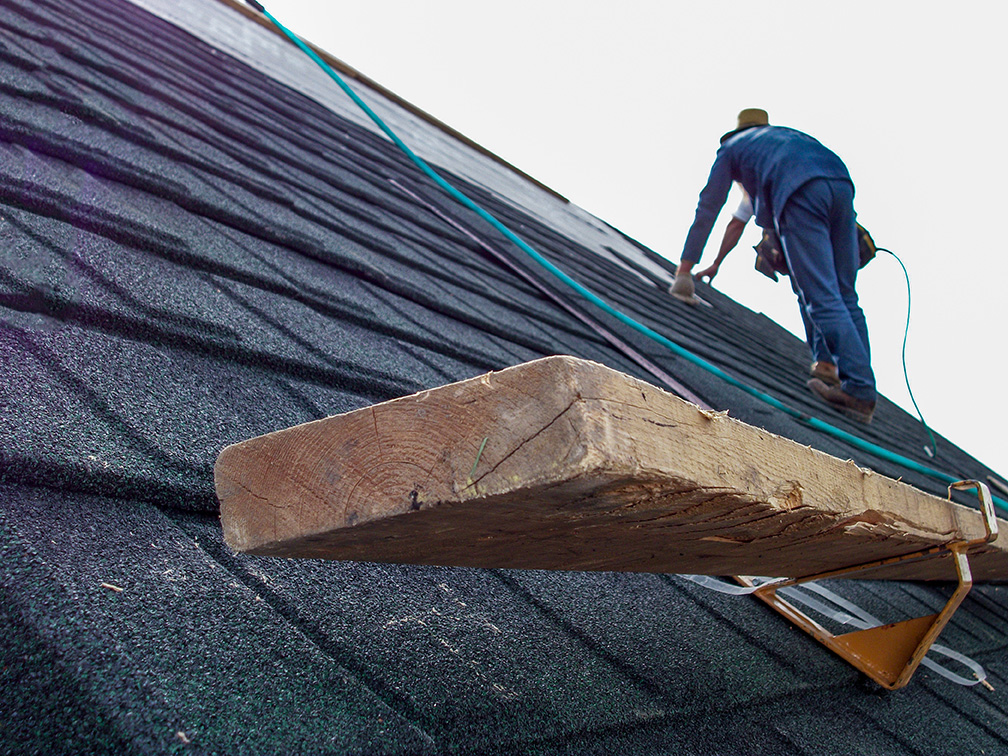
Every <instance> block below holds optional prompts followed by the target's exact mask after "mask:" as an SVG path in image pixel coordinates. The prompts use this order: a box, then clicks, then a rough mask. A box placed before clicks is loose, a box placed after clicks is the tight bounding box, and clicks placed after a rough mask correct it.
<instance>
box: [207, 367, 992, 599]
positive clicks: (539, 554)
mask: <svg viewBox="0 0 1008 756" xmlns="http://www.w3.org/2000/svg"><path fill="white" fill-rule="evenodd" d="M214 474H215V483H216V487H217V495H218V498H219V499H220V503H221V520H222V524H223V528H224V535H225V539H226V541H227V543H228V544H229V545H230V546H231V547H232V548H233V549H235V550H237V551H245V552H249V553H253V554H268V555H276V556H287V557H322V558H327V559H345V560H359V561H379V562H398V563H412V564H434V565H459V566H472V567H511V568H526V569H553V570H623V571H645V572H685V573H698V574H708V575H732V574H746V575H772V576H788V577H793V576H802V575H807V574H811V573H815V572H819V571H824V570H829V569H835V568H841V567H846V566H850V565H852V564H857V563H861V562H865V561H869V560H874V559H879V558H884V557H890V556H895V555H899V554H908V553H913V552H916V551H919V550H921V549H922V548H925V547H928V546H932V545H935V544H939V543H946V542H949V541H952V540H963V539H973V538H977V537H979V536H981V535H982V534H983V524H982V520H981V517H980V514H979V512H977V511H975V510H973V509H971V508H969V507H963V506H960V505H957V504H953V503H951V502H948V501H946V500H944V499H941V498H937V497H935V496H931V495H930V494H926V493H924V492H921V491H919V490H917V489H915V488H913V487H911V486H909V485H906V484H904V483H900V482H897V481H895V480H891V479H889V478H886V477H883V476H881V475H877V474H875V473H872V472H871V471H867V470H864V469H861V468H859V467H858V466H857V465H855V464H854V463H853V462H849V461H847V462H845V461H842V460H839V459H836V458H835V457H831V456H829V455H826V454H823V453H822V452H819V451H816V450H814V449H811V448H809V447H805V446H801V445H799V444H796V443H794V442H793V441H790V440H788V439H784V438H781V437H779V436H775V435H774V434H772V433H769V432H767V431H765V430H761V429H759V428H754V427H752V426H748V425H746V424H744V423H741V422H739V421H736V420H733V419H731V418H729V417H727V415H725V414H723V413H711V412H705V411H702V410H700V409H698V408H697V407H695V406H694V405H692V404H689V403H687V402H684V401H682V400H681V399H678V398H677V397H675V396H673V395H671V394H668V393H666V392H664V391H662V390H661V389H658V388H655V387H654V386H651V385H650V384H647V383H644V382H642V381H638V380H636V379H634V378H631V377H629V376H627V375H624V374H622V373H619V372H617V371H614V370H611V369H609V368H606V367H604V366H602V365H599V364H596V363H592V362H587V361H584V360H578V359H575V358H572V357H549V358H546V359H542V360H537V361H535V362H530V363H526V364H524V365H519V366H516V367H513V368H509V369H507V370H502V371H500V372H495V373H489V374H487V375H484V376H481V377H478V378H473V379H471V380H468V381H463V382H461V383H456V384H451V385H448V386H443V387H440V388H437V389H432V390H430V391H425V392H422V393H419V394H415V395H413V396H408V397H403V398H401V399H396V400H393V401H390V402H385V403H382V404H377V405H374V406H372V407H367V408H364V409H361V410H357V411H354V412H350V413H347V414H345V415H339V416H335V417H329V418H325V419H323V420H319V421H316V422H313V423H307V424H305V425H300V426H297V427H294V428H289V429H286V430H282V431H278V432H276V433H271V434H268V435H266V436H261V437H259V438H254V439H251V440H249V441H245V442H243V443H240V444H235V445H234V446H230V447H228V448H226V449H225V450H224V451H223V452H221V455H220V457H219V458H218V460H217V464H216V467H215V471H214ZM971 564H972V566H973V572H974V577H975V578H976V579H978V580H983V579H987V580H998V579H1005V578H1006V577H1008V555H1006V553H1005V537H1003V536H1002V537H1001V538H999V540H998V541H996V542H994V543H993V544H990V545H987V546H983V547H979V548H978V549H977V550H976V553H974V554H973V555H972V556H971ZM953 576H954V571H953V568H952V565H951V563H950V562H949V560H948V559H947V558H944V557H936V558H932V559H929V560H927V561H922V562H917V563H912V564H905V565H900V566H898V567H889V568H886V571H885V572H884V573H881V572H878V571H876V572H873V573H871V574H866V575H865V577H899V578H913V579H951V578H952V577H953Z"/></svg>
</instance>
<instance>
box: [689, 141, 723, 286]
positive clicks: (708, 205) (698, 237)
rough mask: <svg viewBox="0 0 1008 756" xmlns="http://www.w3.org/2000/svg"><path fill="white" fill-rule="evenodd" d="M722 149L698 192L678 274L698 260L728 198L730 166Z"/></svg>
mask: <svg viewBox="0 0 1008 756" xmlns="http://www.w3.org/2000/svg"><path fill="white" fill-rule="evenodd" d="M723 149H724V148H722V150H723ZM722 150H718V155H717V157H716V158H715V159H714V165H713V166H711V172H710V176H709V177H708V179H707V185H706V186H704V188H703V191H701V192H700V201H699V202H698V203H697V209H696V215H695V216H694V218H693V225H692V226H690V230H689V233H687V234H686V243H685V244H684V245H683V252H682V256H681V257H680V260H681V264H680V274H681V273H685V270H688V269H689V268H692V267H693V265H695V264H696V263H698V262H699V261H700V256H701V254H703V248H704V246H706V244H707V237H708V236H710V232H711V230H712V229H713V228H714V221H716V220H717V217H718V213H720V212H721V208H722V207H724V203H725V200H727V199H728V190H729V189H731V184H732V179H731V168H730V167H729V159H728V157H727V156H726V155H725V153H724V152H723V151H722ZM683 264H686V265H688V267H687V268H686V269H685V270H683Z"/></svg>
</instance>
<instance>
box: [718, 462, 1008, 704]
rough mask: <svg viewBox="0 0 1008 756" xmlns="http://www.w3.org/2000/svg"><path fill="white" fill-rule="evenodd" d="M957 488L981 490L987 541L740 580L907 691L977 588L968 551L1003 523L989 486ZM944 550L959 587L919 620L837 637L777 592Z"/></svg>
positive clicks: (881, 680) (884, 682)
mask: <svg viewBox="0 0 1008 756" xmlns="http://www.w3.org/2000/svg"><path fill="white" fill-rule="evenodd" d="M953 488H956V489H961V490H962V489H971V488H975V489H976V490H977V493H978V495H979V497H980V508H981V510H982V512H983V515H984V526H985V528H986V530H987V534H986V536H985V537H983V538H978V539H976V540H973V541H956V542H952V543H948V544H943V545H941V546H934V547H932V548H929V549H926V550H924V551H920V552H916V553H914V554H907V555H906V556H900V557H893V558H890V559H882V560H878V561H874V562H868V563H866V564H861V565H855V566H852V567H848V568H845V569H841V570H832V571H830V572H825V573H820V574H817V575H808V576H806V577H801V578H787V579H781V580H774V581H771V582H769V583H765V584H762V585H758V584H756V583H754V582H753V580H752V578H749V577H746V576H738V577H737V578H736V580H738V581H739V582H740V583H742V584H743V585H745V586H749V587H753V588H755V590H754V591H753V593H754V594H755V595H756V597H757V598H759V599H761V600H762V601H764V602H765V603H767V604H769V605H770V606H771V607H773V608H774V609H775V610H776V611H777V612H779V613H780V614H782V615H783V616H785V617H787V618H788V619H789V620H791V622H793V623H794V624H795V625H797V626H798V627H800V628H801V629H802V630H804V631H805V632H807V633H808V634H809V635H811V636H812V637H813V638H815V639H816V640H817V641H819V642H820V643H822V644H823V645H824V646H826V647H827V648H828V649H830V650H831V651H833V652H834V653H836V654H838V655H839V656H840V657H842V658H843V659H844V660H846V661H847V662H848V663H849V664H851V665H852V666H854V667H855V668H856V669H858V670H860V671H861V672H863V673H864V674H866V675H868V677H870V678H871V679H872V680H874V681H875V682H877V683H878V684H879V685H881V686H883V687H884V688H887V689H889V690H896V689H898V688H902V687H903V686H904V685H906V684H907V683H908V682H910V678H911V677H912V676H913V674H914V672H916V671H917V667H918V666H919V665H920V663H921V660H922V659H923V658H924V656H925V654H927V652H928V649H930V648H931V645H932V644H933V643H934V642H935V641H936V640H937V639H938V635H939V633H941V631H942V629H943V628H944V627H945V625H946V624H948V621H949V620H950V619H951V618H952V615H953V614H954V613H955V611H956V609H958V608H959V605H960V604H961V603H962V601H963V599H964V598H966V594H967V593H969V590H970V588H971V587H972V585H973V576H972V573H971V572H970V566H969V559H968V557H967V552H968V550H969V549H970V548H971V547H973V546H979V545H980V544H984V543H990V542H991V541H993V540H994V538H996V537H997V532H998V525H997V518H996V517H995V515H994V502H993V500H992V499H991V495H990V490H989V489H988V488H987V486H986V485H984V484H983V483H981V482H979V481H975V480H963V481H959V482H958V483H953V484H952V485H951V486H949V496H950V497H951V493H952V489H953ZM945 552H947V553H949V554H951V555H952V558H953V561H954V563H955V568H956V574H957V576H958V579H959V584H958V586H956V589H955V591H954V592H953V593H952V596H951V598H949V600H948V602H947V603H946V604H945V606H944V608H943V609H942V610H941V611H940V612H938V613H937V614H931V615H927V616H924V617H915V618H913V619H908V620H903V621H901V622H894V623H892V624H889V625H881V626H879V627H872V628H868V629H866V630H857V631H854V632H851V633H846V634H844V635H833V634H832V633H831V632H829V631H828V630H827V629H826V628H824V627H823V626H822V625H820V624H819V623H817V622H815V621H814V620H813V619H811V618H810V617H809V616H808V615H807V614H805V613H804V612H802V611H801V610H800V609H798V608H796V607H795V606H794V605H793V604H791V603H789V602H787V601H785V600H784V599H782V598H780V597H779V596H778V595H777V590H778V589H780V588H785V587H787V586H791V585H798V584H800V583H808V582H811V581H813V580H821V579H825V578H831V577H844V576H847V575H849V574H850V573H853V572H864V571H867V570H872V569H875V568H878V567H883V566H886V565H889V564H894V563H896V562H907V561H913V560H915V559H923V558H925V557H930V556H934V555H935V554H941V553H945Z"/></svg>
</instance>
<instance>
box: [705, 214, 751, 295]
mask: <svg viewBox="0 0 1008 756" xmlns="http://www.w3.org/2000/svg"><path fill="white" fill-rule="evenodd" d="M745 227H746V221H744V220H742V219H740V218H736V217H734V216H732V218H731V220H729V221H728V225H727V226H726V227H725V232H724V236H723V237H722V238H721V247H720V249H718V253H717V257H715V258H714V262H713V263H711V264H710V266H709V267H706V268H704V269H703V270H701V271H700V272H699V273H695V274H694V275H693V277H694V278H695V279H696V280H697V281H702V280H703V279H705V278H706V279H707V282H708V283H710V282H711V281H713V280H714V276H716V275H717V274H718V270H719V269H720V267H721V262H722V261H723V260H724V259H725V258H726V257H727V256H728V253H729V252H731V251H732V250H733V249H735V246H736V245H737V244H738V243H739V239H741V238H742V232H743V231H744V230H745Z"/></svg>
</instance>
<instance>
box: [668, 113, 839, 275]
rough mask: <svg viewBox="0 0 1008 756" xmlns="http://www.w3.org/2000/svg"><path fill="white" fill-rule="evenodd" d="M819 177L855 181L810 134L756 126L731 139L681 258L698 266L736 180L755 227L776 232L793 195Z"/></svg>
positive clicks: (720, 152)
mask: <svg viewBox="0 0 1008 756" xmlns="http://www.w3.org/2000/svg"><path fill="white" fill-rule="evenodd" d="M816 178H831V179H845V180H847V181H850V180H851V177H850V173H849V172H848V171H847V166H845V165H844V164H843V161H842V160H841V159H840V158H838V157H837V156H836V155H835V154H834V153H833V152H831V151H830V150H828V149H826V148H825V147H823V145H822V144H820V143H819V142H818V141H817V140H815V139H813V138H812V137H810V136H809V135H808V134H803V133H802V132H800V131H797V130H795V129H789V128H787V127H785V126H756V127H754V128H749V129H745V130H744V131H740V132H739V133H738V134H736V135H735V136H733V137H730V138H728V139H727V140H725V142H724V144H722V145H721V148H720V149H719V150H718V151H717V156H716V157H715V158H714V165H713V166H712V167H711V172H710V177H709V178H708V179H707V186H705V187H704V188H703V191H701V192H700V201H699V203H698V204H697V209H696V217H695V218H694V219H693V225H692V226H690V230H689V233H688V234H687V235H686V244H685V246H684V247H683V253H682V259H683V260H686V261H690V262H694V263H696V262H699V260H700V255H701V254H702V253H703V249H704V246H706V244H707V238H708V237H709V236H710V233H711V230H712V229H713V228H714V221H716V220H717V217H718V213H720V212H721V208H722V207H723V206H724V203H725V200H727V199H728V191H729V190H730V189H731V185H732V182H733V181H737V182H738V183H740V184H741V185H742V188H743V189H745V191H746V193H747V194H748V195H749V196H750V197H752V200H753V203H754V209H755V211H756V223H758V224H759V225H760V226H761V227H762V228H768V229H772V228H774V227H775V223H774V219H775V218H776V217H778V216H779V215H780V213H781V211H783V210H784V205H785V204H786V203H787V201H788V198H789V197H790V196H791V195H792V194H793V193H794V191H795V190H796V189H798V187H800V186H801V185H802V184H804V183H806V182H808V181H811V180H812V179H816ZM851 185H852V186H853V182H851Z"/></svg>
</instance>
